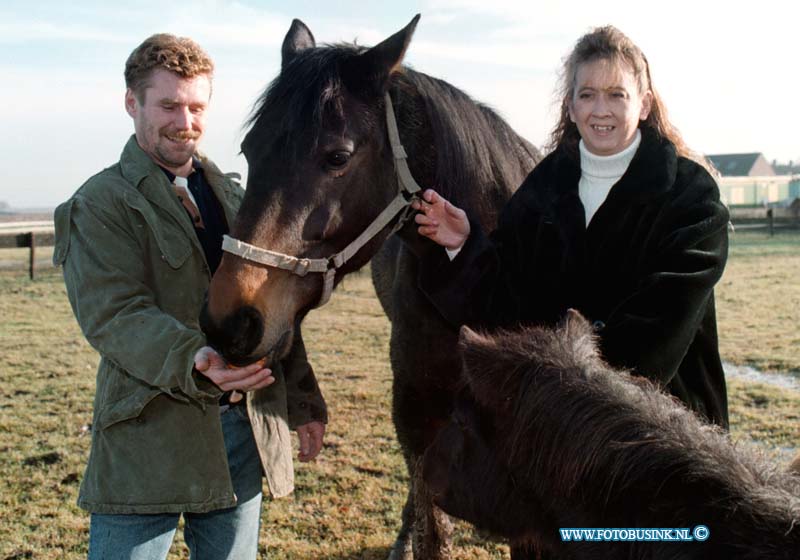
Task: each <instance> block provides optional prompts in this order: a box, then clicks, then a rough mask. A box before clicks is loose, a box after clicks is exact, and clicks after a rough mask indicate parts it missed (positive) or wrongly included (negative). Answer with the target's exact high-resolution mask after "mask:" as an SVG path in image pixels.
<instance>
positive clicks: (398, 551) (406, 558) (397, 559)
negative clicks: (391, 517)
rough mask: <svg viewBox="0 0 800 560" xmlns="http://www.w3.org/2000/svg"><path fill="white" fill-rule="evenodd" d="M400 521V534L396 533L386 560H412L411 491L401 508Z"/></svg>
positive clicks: (412, 504) (412, 514)
mask: <svg viewBox="0 0 800 560" xmlns="http://www.w3.org/2000/svg"><path fill="white" fill-rule="evenodd" d="M401 521H402V524H401V526H400V532H398V533H397V538H396V539H395V541H394V545H393V546H392V548H391V550H390V551H389V557H388V559H387V560H414V552H413V548H412V544H411V532H412V530H413V528H414V498H413V493H412V491H411V489H409V491H408V497H407V498H406V504H405V505H404V506H403V514H402V516H401Z"/></svg>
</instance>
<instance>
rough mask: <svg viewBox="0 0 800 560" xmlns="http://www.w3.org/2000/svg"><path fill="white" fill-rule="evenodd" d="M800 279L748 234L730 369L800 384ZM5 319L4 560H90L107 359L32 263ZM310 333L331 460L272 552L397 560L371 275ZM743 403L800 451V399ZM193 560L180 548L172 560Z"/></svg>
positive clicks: (383, 352)
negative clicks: (88, 504) (90, 491)
mask: <svg viewBox="0 0 800 560" xmlns="http://www.w3.org/2000/svg"><path fill="white" fill-rule="evenodd" d="M5 258H7V255H6V254H3V255H0V259H5ZM24 258H25V257H24V255H23V259H24ZM798 273H800V235H797V234H795V235H793V236H785V237H781V238H775V239H774V240H772V241H770V240H769V239H766V238H764V237H763V236H758V235H756V234H750V235H742V234H737V235H736V237H735V238H734V243H733V246H732V251H731V260H730V263H729V266H728V270H727V272H726V274H725V277H724V278H723V281H722V283H721V285H720V288H719V290H718V312H719V317H720V333H721V339H722V344H721V346H722V353H723V356H724V357H725V358H726V359H727V360H729V361H733V362H735V363H749V364H754V365H756V366H760V367H767V368H770V369H779V370H781V371H786V372H789V371H794V372H797V371H800V351H799V350H798V348H800V345H798V328H797V325H798V324H800V317H798V313H800V285H798V282H797V281H796V278H797V277H798ZM0 315H2V318H3V321H2V324H0V350H1V351H2V354H3V358H4V359H3V367H2V371H0V380H1V381H2V383H0V410H2V415H1V416H0V452H1V453H0V477H1V479H0V488H2V492H0V513H1V514H2V521H0V560H10V559H12V558H14V559H22V558H42V559H50V558H66V559H77V558H81V557H85V554H86V541H87V530H88V517H87V515H86V514H85V513H84V512H82V511H81V510H79V509H78V508H77V507H76V506H75V505H74V504H75V500H76V497H77V489H78V481H79V479H80V476H82V472H83V464H84V461H85V458H86V454H87V452H88V444H89V438H88V435H87V434H86V430H85V426H86V425H87V424H88V423H89V422H90V421H91V399H92V394H93V389H94V370H95V367H96V364H97V357H96V355H95V353H94V351H93V350H92V349H91V348H90V347H89V346H88V345H87V344H86V342H85V341H84V340H83V337H82V336H81V333H80V331H79V329H78V327H77V325H76V324H75V321H74V319H73V318H72V313H71V311H70V309H69V304H68V303H67V301H66V297H65V293H64V288H63V285H62V282H61V279H60V276H59V275H58V273H57V272H56V271H53V270H52V269H51V270H49V271H43V273H42V276H41V277H40V279H39V280H37V281H36V282H29V281H28V280H27V279H26V277H25V272H24V269H23V267H22V262H20V267H19V268H18V269H17V270H15V271H12V272H9V271H4V272H0ZM305 333H306V343H307V346H308V348H309V352H310V360H311V362H312V363H313V364H314V365H315V367H316V371H317V374H318V377H319V378H320V382H321V384H322V387H323V390H324V391H325V393H326V397H327V399H328V402H329V406H330V413H331V414H330V416H331V424H330V426H329V428H328V435H327V442H326V448H325V450H324V451H323V454H322V456H321V457H320V458H319V459H318V460H317V461H316V462H315V463H314V464H312V465H302V466H299V467H298V469H297V473H298V490H297V492H296V493H295V495H294V496H293V497H292V498H290V499H286V500H279V501H277V502H273V503H270V504H269V505H268V507H267V510H266V512H265V515H264V523H263V530H262V535H261V546H262V549H263V550H264V551H266V550H269V557H270V558H278V559H282V558H286V559H300V558H319V559H323V558H324V559H328V560H338V559H342V560H344V559H377V558H385V556H386V554H387V552H388V548H389V546H390V545H391V543H392V540H393V538H394V535H395V532H396V530H397V529H398V527H399V514H400V509H401V506H402V503H403V501H404V498H405V483H406V474H405V469H404V466H403V463H402V459H401V456H400V452H399V447H398V445H397V442H396V440H395V437H394V431H393V427H392V425H391V417H390V400H391V394H390V393H391V371H390V369H389V366H388V359H387V349H388V335H389V325H388V322H387V321H386V319H385V317H384V316H383V314H382V312H381V309H380V306H379V305H378V303H377V300H376V299H375V297H374V295H373V292H372V288H371V284H370V281H369V277H368V275H367V274H364V273H360V274H357V275H353V276H351V277H349V278H347V279H346V280H345V282H344V283H343V285H342V286H340V288H339V289H338V290H337V292H336V295H335V296H334V297H333V299H332V301H331V303H330V304H329V305H328V306H326V307H325V308H323V309H321V310H318V311H315V312H313V313H312V314H311V315H310V316H309V318H308V319H307V321H306V325H305ZM730 401H731V409H732V421H733V433H734V435H735V437H739V438H749V437H751V436H752V437H753V438H755V439H757V440H759V441H761V442H764V443H765V444H766V445H768V446H776V447H796V446H797V445H798V433H797V421H798V410H800V394H798V393H797V392H793V391H787V390H780V389H776V388H773V387H769V386H765V385H761V384H752V383H744V382H742V381H738V380H732V382H731V383H730ZM457 544H458V553H457V554H458V555H457V558H507V549H506V547H505V546H504V545H502V544H497V543H491V542H489V541H486V540H484V539H483V538H481V537H479V536H476V535H475V534H473V532H472V531H471V530H470V529H469V528H467V527H465V526H463V525H461V526H460V527H459V531H458V535H457ZM186 557H188V555H187V553H186V551H185V549H184V548H183V547H182V545H181V544H180V541H179V540H178V541H177V542H176V545H175V546H174V547H173V553H172V555H171V558H186Z"/></svg>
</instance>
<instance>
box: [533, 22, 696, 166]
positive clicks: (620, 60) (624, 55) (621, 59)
mask: <svg viewBox="0 0 800 560" xmlns="http://www.w3.org/2000/svg"><path fill="white" fill-rule="evenodd" d="M596 60H608V61H611V62H613V63H614V64H617V65H619V67H620V68H623V69H629V70H631V71H633V75H634V80H635V81H636V84H637V86H638V88H639V94H640V95H644V94H645V93H646V92H647V91H648V90H650V92H651V94H652V96H653V97H652V104H651V108H650V114H649V115H648V116H647V119H645V120H644V121H643V122H642V123H640V126H648V127H650V128H652V129H653V130H655V131H656V132H657V133H658V134H659V135H660V136H662V137H663V138H666V139H667V140H669V141H670V142H672V143H673V144H674V145H675V148H676V150H677V152H678V155H679V156H684V157H687V158H690V159H693V160H695V161H697V162H698V163H700V164H701V165H703V166H704V167H705V166H706V165H707V164H706V162H705V158H703V157H702V156H700V155H698V154H695V153H694V152H693V151H691V150H690V149H689V147H688V146H687V145H686V142H684V140H683V137H682V136H681V134H680V132H678V129H677V128H675V127H674V126H673V125H672V123H671V122H669V118H668V117H667V109H666V107H665V106H664V102H663V101H662V100H661V96H660V95H659V94H658V91H657V90H656V88H655V86H654V85H653V81H652V79H651V77H650V65H649V64H648V62H647V58H646V57H645V56H644V53H643V52H642V51H641V49H640V48H639V47H637V46H636V44H635V43H634V42H633V41H631V40H630V38H628V36H627V35H625V34H624V33H623V32H622V31H620V30H619V29H617V28H616V27H613V26H611V25H607V26H605V27H597V28H595V29H594V30H592V31H591V32H589V33H587V34H586V35H584V36H583V37H581V38H580V39H578V42H577V43H576V44H575V48H574V49H572V52H571V53H570V54H569V56H568V57H567V58H566V59H565V60H564V66H563V68H562V72H561V77H560V87H559V90H558V94H559V96H560V98H561V115H560V118H559V121H558V123H557V124H556V126H555V128H554V129H553V132H552V133H551V134H550V142H549V145H548V151H552V150H554V149H556V147H558V146H560V145H563V146H564V147H565V148H566V149H567V150H569V152H570V153H572V154H573V155H575V156H576V157H577V154H578V142H579V141H580V138H581V137H580V133H579V132H578V127H577V126H576V125H575V123H573V122H572V121H571V120H570V118H569V105H570V102H571V101H572V99H573V97H574V95H575V82H576V77H577V74H578V68H579V67H580V66H581V64H585V63H587V62H594V61H596Z"/></svg>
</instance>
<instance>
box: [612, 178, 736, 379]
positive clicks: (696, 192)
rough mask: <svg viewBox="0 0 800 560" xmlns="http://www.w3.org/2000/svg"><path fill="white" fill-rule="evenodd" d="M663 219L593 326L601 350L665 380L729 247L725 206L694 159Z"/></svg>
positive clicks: (678, 360)
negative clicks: (646, 254) (643, 261)
mask: <svg viewBox="0 0 800 560" xmlns="http://www.w3.org/2000/svg"><path fill="white" fill-rule="evenodd" d="M695 167H696V170H695V175H694V177H693V179H692V180H691V184H690V187H689V188H686V189H684V190H683V192H682V195H681V196H680V197H679V198H678V200H676V201H674V203H673V205H672V209H671V210H670V211H669V212H668V213H667V216H666V218H665V220H664V222H663V223H662V224H659V226H658V227H659V229H660V230H661V232H660V235H659V242H658V244H657V245H656V247H657V248H656V250H655V251H654V254H652V255H650V258H649V260H648V266H647V271H646V273H645V274H644V275H643V276H642V278H641V279H640V280H639V281H638V282H637V287H636V289H635V290H634V291H633V292H632V293H631V294H630V295H629V296H628V297H627V298H625V299H624V300H623V301H621V302H620V303H619V304H618V305H617V306H616V307H615V308H614V309H613V310H612V312H611V313H610V314H609V316H608V317H607V319H606V320H605V321H604V325H603V326H602V327H601V328H600V329H599V332H598V334H599V336H600V346H601V348H602V352H603V355H604V357H605V358H606V359H607V360H608V361H609V362H610V363H612V364H615V365H619V366H624V367H627V368H630V369H632V370H634V371H635V372H637V373H640V374H641V375H645V376H647V377H650V378H651V379H654V380H656V381H658V382H659V383H661V384H662V385H664V386H665V385H667V384H668V383H669V382H670V381H671V380H672V378H673V377H674V375H675V374H676V373H677V371H678V367H679V365H680V364H681V362H682V361H683V359H684V356H685V355H686V352H687V351H688V349H689V346H690V344H691V343H692V341H693V340H694V338H695V336H696V333H697V331H698V329H699V328H700V324H701V321H702V320H703V317H704V316H705V314H706V310H707V306H708V304H709V300H710V298H711V296H712V293H713V289H714V285H715V284H716V283H717V281H718V280H719V279H720V277H721V276H722V273H723V270H724V268H725V263H726V261H727V255H728V229H727V228H728V220H729V214H728V210H727V208H726V207H725V206H724V205H723V204H722V203H721V202H720V201H719V194H718V190H717V187H716V184H715V183H714V180H713V179H712V178H711V177H710V176H709V175H708V174H707V173H705V171H703V170H702V169H700V168H699V167H697V166H695Z"/></svg>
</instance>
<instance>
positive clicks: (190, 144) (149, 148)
mask: <svg viewBox="0 0 800 560" xmlns="http://www.w3.org/2000/svg"><path fill="white" fill-rule="evenodd" d="M210 98H211V80H210V78H209V76H208V75H205V74H203V75H199V76H195V77H194V78H181V77H180V76H178V75H177V74H173V73H172V72H169V71H167V70H161V69H159V70H155V71H153V74H152V75H151V77H150V80H149V87H148V88H147V89H145V91H144V99H143V100H142V103H139V100H138V99H136V96H135V95H134V93H133V91H132V90H131V89H128V91H127V92H126V93H125V109H126V110H127V111H128V114H129V115H130V116H131V117H132V118H133V125H134V129H135V131H136V140H137V142H138V143H139V146H140V147H141V148H142V149H143V150H144V151H145V152H146V153H147V154H148V155H149V156H150V157H151V158H153V160H154V161H155V162H156V163H157V164H159V165H161V166H162V167H165V168H167V169H169V170H170V171H172V172H173V173H175V174H176V175H180V176H186V175H188V174H189V172H190V171H191V168H192V155H194V153H195V150H196V149H197V145H198V144H199V142H200V138H201V137H202V136H203V131H204V129H205V119H206V109H207V108H208V102H209V99H210Z"/></svg>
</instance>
